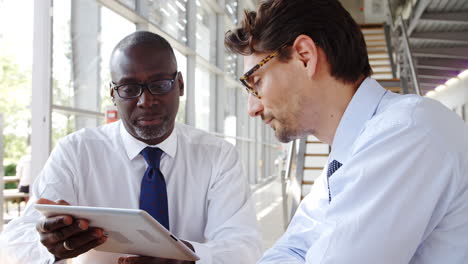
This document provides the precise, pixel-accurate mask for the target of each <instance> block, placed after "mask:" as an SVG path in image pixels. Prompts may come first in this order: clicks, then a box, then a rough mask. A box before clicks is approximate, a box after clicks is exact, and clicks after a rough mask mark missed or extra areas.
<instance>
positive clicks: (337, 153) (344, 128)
mask: <svg viewBox="0 0 468 264" xmlns="http://www.w3.org/2000/svg"><path fill="white" fill-rule="evenodd" d="M386 92H387V90H386V89H385V88H383V87H382V86H381V85H380V84H379V83H378V82H377V81H376V80H374V79H371V78H366V79H365V80H364V81H363V82H362V84H361V85H360V86H359V88H358V89H357V91H356V93H355V94H354V96H353V98H352V99H351V101H350V102H349V105H348V107H347V108H346V111H345V112H344V114H343V117H342V118H341V121H340V123H339V125H338V128H337V129H336V132H335V137H334V139H333V145H332V151H331V153H330V159H329V160H330V161H332V160H337V161H339V162H340V163H342V164H345V163H346V161H347V160H348V158H349V155H350V152H351V146H352V145H353V144H354V141H355V140H356V138H357V137H358V136H359V134H360V133H361V131H362V129H363V128H364V125H365V123H366V122H367V121H368V120H370V119H371V118H372V117H373V116H374V114H375V112H376V111H377V108H378V106H379V104H380V101H381V100H382V98H383V96H384V94H385V93H386Z"/></svg>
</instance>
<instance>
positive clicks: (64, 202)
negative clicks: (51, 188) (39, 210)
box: [36, 198, 70, 205]
mask: <svg viewBox="0 0 468 264" xmlns="http://www.w3.org/2000/svg"><path fill="white" fill-rule="evenodd" d="M36 204H55V205H70V204H69V203H68V202H66V201H64V200H57V201H55V202H54V201H51V200H49V199H45V198H39V199H38V200H37V202H36Z"/></svg>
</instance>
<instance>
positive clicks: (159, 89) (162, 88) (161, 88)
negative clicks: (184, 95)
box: [148, 80, 173, 94]
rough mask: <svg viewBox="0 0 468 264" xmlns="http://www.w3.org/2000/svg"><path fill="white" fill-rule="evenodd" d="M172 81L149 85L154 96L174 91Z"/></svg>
mask: <svg viewBox="0 0 468 264" xmlns="http://www.w3.org/2000/svg"><path fill="white" fill-rule="evenodd" d="M172 83H173V81H172V80H161V81H156V82H152V83H150V84H148V88H149V90H150V92H151V93H152V94H165V93H168V92H170V91H171V89H172Z"/></svg>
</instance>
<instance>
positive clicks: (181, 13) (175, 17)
mask: <svg viewBox="0 0 468 264" xmlns="http://www.w3.org/2000/svg"><path fill="white" fill-rule="evenodd" d="M148 3H149V15H148V18H149V20H150V22H152V23H154V24H155V25H157V26H159V27H160V28H161V29H162V30H163V31H165V32H166V33H168V34H169V35H171V36H172V37H174V38H175V39H177V40H178V41H181V42H182V43H186V42H187V34H186V32H187V0H184V1H182V0H149V1H148Z"/></svg>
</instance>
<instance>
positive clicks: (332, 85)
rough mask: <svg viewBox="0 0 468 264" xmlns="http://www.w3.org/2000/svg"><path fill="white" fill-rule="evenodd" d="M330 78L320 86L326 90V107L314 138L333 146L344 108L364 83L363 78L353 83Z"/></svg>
mask: <svg viewBox="0 0 468 264" xmlns="http://www.w3.org/2000/svg"><path fill="white" fill-rule="evenodd" d="M330 78H331V79H332V80H329V82H328V84H325V85H324V86H322V87H326V89H327V93H326V96H325V102H326V104H325V105H326V106H328V107H327V108H326V109H325V114H324V115H323V116H322V120H321V122H320V123H321V125H319V126H318V128H317V130H316V133H315V134H316V135H315V136H316V137H317V138H318V139H319V140H320V141H322V142H324V143H327V144H329V145H333V139H334V137H335V133H336V130H337V129H338V126H339V124H340V122H341V119H342V118H343V115H344V113H345V111H346V108H347V107H348V105H349V103H350V102H351V99H352V98H353V96H354V94H355V93H356V91H357V89H358V88H359V86H360V85H361V83H362V82H363V81H364V79H365V76H361V77H360V78H359V79H358V81H356V82H355V83H343V82H341V81H337V80H336V79H334V78H333V77H331V76H330Z"/></svg>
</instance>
